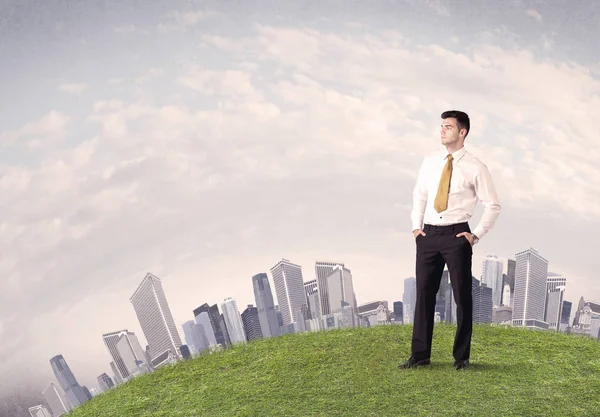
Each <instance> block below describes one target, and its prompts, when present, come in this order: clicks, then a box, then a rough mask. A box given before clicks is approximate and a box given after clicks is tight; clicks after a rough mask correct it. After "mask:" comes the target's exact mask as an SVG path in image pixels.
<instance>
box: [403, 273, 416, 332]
mask: <svg viewBox="0 0 600 417" xmlns="http://www.w3.org/2000/svg"><path fill="white" fill-rule="evenodd" d="M416 302H417V280H416V278H414V277H410V278H406V279H405V280H404V294H403V295H402V304H403V306H404V323H405V324H412V323H413V322H414V320H415V304H416Z"/></svg>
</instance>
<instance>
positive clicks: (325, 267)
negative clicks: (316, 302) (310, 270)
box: [315, 261, 345, 316]
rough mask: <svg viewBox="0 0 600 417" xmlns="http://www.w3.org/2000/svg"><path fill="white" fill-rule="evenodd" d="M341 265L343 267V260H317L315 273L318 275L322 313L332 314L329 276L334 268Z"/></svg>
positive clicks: (324, 314)
mask: <svg viewBox="0 0 600 417" xmlns="http://www.w3.org/2000/svg"><path fill="white" fill-rule="evenodd" d="M336 266H339V267H341V268H343V267H344V266H345V265H344V263H343V262H329V261H317V262H315V275H316V276H317V278H316V279H317V289H318V291H319V299H320V301H321V314H322V315H323V316H326V315H328V314H331V306H330V304H331V302H330V300H329V288H328V286H327V277H328V276H329V275H330V274H331V273H332V272H333V269H334V268H335V267H336Z"/></svg>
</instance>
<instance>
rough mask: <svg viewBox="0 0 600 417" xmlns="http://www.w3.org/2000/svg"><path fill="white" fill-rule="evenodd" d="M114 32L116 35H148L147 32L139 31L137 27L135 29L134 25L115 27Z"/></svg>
mask: <svg viewBox="0 0 600 417" xmlns="http://www.w3.org/2000/svg"><path fill="white" fill-rule="evenodd" d="M114 30H115V32H116V33H139V34H142V35H149V32H148V31H147V30H145V29H140V28H139V27H137V26H136V25H133V24H128V25H124V26H117V27H115V29H114Z"/></svg>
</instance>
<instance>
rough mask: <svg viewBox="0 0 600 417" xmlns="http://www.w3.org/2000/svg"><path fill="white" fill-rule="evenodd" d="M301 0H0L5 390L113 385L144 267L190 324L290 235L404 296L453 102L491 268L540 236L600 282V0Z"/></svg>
mask: <svg viewBox="0 0 600 417" xmlns="http://www.w3.org/2000/svg"><path fill="white" fill-rule="evenodd" d="M283 3H284V2H280V1H274V0H271V1H267V0H264V1H253V2H239V1H219V2H201V1H196V2H189V1H186V2H184V1H164V2H163V1H152V2H137V1H133V0H121V1H120V2H108V1H79V2H69V1H67V0H45V1H41V0H38V1H34V0H18V1H17V0H0V16H1V17H0V57H1V60H0V148H1V152H0V208H1V211H0V213H1V220H0V232H1V233H0V254H1V256H0V353H1V355H0V391H2V390H5V389H7V388H13V387H14V386H18V385H19V384H22V383H23V382H27V381H28V382H31V383H33V385H32V386H33V387H35V389H39V390H41V389H43V388H44V384H46V383H47V382H48V381H49V380H50V379H51V378H52V373H51V369H50V366H49V363H48V360H49V359H50V358H51V357H52V356H54V355H56V354H59V353H62V354H63V355H64V356H65V358H66V359H67V361H68V363H69V364H70V365H71V368H72V369H73V371H74V372H75V373H76V376H77V377H78V378H79V381H80V382H81V383H82V384H86V385H88V387H93V386H96V385H97V383H96V376H97V375H99V374H100V373H102V372H108V373H111V372H110V368H109V365H108V364H109V362H110V358H109V355H108V353H107V351H106V349H105V347H104V345H103V343H102V338H101V335H102V334H103V333H105V332H109V331H114V330H119V329H123V328H127V329H129V330H132V331H134V332H136V333H137V334H138V335H140V338H141V340H142V343H144V339H143V335H142V333H141V329H140V327H139V324H138V321H137V319H136V317H135V314H134V311H133V308H132V306H131V304H130V303H129V297H130V296H131V295H132V293H133V291H134V290H135V289H136V287H137V285H138V284H139V282H140V281H141V279H142V278H143V277H144V275H145V273H146V272H153V273H155V274H156V275H158V276H160V277H161V278H162V279H163V285H164V288H165V291H166V294H167V297H168V300H169V303H170V305H171V308H172V311H173V314H174V316H175V320H176V322H177V324H178V326H179V329H181V327H180V325H181V324H182V323H183V322H185V321H186V320H189V319H192V318H193V317H192V310H193V309H194V308H195V307H197V306H198V305H200V304H202V303H205V302H208V303H210V304H213V303H220V302H221V301H223V299H224V298H225V297H229V296H231V297H233V298H235V299H236V300H237V302H238V306H239V308H240V311H242V310H243V309H244V308H245V306H246V305H247V304H249V303H254V298H253V294H252V285H251V277H252V275H254V274H256V273H258V272H267V271H268V270H269V269H270V268H271V267H272V266H273V265H274V264H276V263H277V262H278V261H279V260H280V259H281V258H284V257H285V258H287V259H290V260H291V261H292V262H295V263H298V264H300V265H301V266H302V267H303V273H304V279H305V280H309V279H312V278H314V262H315V261H316V260H318V259H319V260H336V261H342V262H345V263H346V264H347V266H348V267H349V268H350V269H351V270H352V272H353V276H354V285H355V290H356V293H357V298H358V302H359V303H363V302H367V301H370V300H378V299H384V300H388V301H389V302H392V301H395V300H401V299H402V290H403V280H404V279H405V278H407V277H409V276H412V275H413V274H414V255H415V245H414V240H413V238H412V235H411V232H410V230H411V224H410V215H409V210H410V204H411V201H412V197H411V192H412V188H413V185H414V181H415V175H416V170H417V169H418V167H419V165H420V163H421V160H422V158H423V156H424V155H425V154H427V153H429V152H431V151H435V150H438V149H439V146H440V145H439V124H440V119H439V115H440V113H441V112H442V111H444V110H447V109H450V108H458V109H462V110H464V111H467V112H468V113H469V114H470V115H471V118H472V130H471V133H470V134H469V137H468V138H467V147H468V149H469V150H470V151H472V152H473V153H475V154H476V155H477V156H479V157H480V158H481V159H482V160H483V161H484V162H485V163H486V164H487V165H488V167H489V169H490V171H491V173H492V175H493V178H494V180H495V182H496V185H497V188H498V192H499V196H500V199H501V203H502V205H503V212H502V215H501V217H500V218H499V220H498V222H497V224H496V227H495V229H494V230H493V231H492V232H490V233H489V234H488V235H486V236H485V237H484V238H483V239H482V241H481V242H480V243H479V245H477V246H476V247H475V254H474V265H475V266H474V270H473V272H474V275H476V276H478V275H479V274H480V272H481V262H482V260H483V259H484V258H485V256H486V255H487V254H496V255H497V256H499V257H501V258H507V257H514V254H515V253H516V252H518V251H521V250H524V249H527V248H529V247H533V248H534V249H536V250H538V251H539V252H540V254H541V255H542V256H544V257H546V258H547V259H548V260H549V261H550V270H551V271H554V272H557V273H562V274H564V275H565V276H567V278H568V285H567V294H566V295H567V299H569V300H570V301H572V302H574V303H576V302H577V300H578V299H579V297H580V296H582V295H583V296H585V297H586V298H589V299H596V300H600V282H599V281H598V280H597V274H598V268H597V263H596V262H594V256H596V252H595V251H594V245H596V244H597V242H596V240H597V236H598V235H599V234H600V220H599V216H600V193H599V192H598V189H599V187H600V168H598V165H596V161H597V160H599V159H600V146H599V143H600V142H599V139H598V134H597V133H598V129H597V118H598V115H597V111H598V109H599V108H600V61H598V58H597V57H598V56H600V46H599V45H600V44H599V43H598V42H597V39H598V38H600V30H599V29H598V28H597V26H596V27H594V22H597V21H598V20H599V19H600V10H599V6H598V3H597V2H594V1H593V0H590V1H580V2H577V6H576V7H574V6H573V3H571V2H566V1H565V2H558V1H551V2H541V1H531V2H527V1H512V2H511V1H506V2H502V5H501V6H500V4H499V3H498V2H496V1H478V2H472V3H473V4H471V2H467V1H449V2H444V1H441V0H440V1H435V0H428V1H416V0H404V1H401V0H397V1H393V0H388V1H368V2H367V1H364V2H361V1H357V0H355V1H345V2H342V1H325V2H317V1H298V2H285V3H286V4H285V5H284V4H283ZM142 4H143V6H142ZM567 6H568V7H567ZM142 7H143V8H142ZM480 215H481V209H479V210H477V212H476V216H475V218H474V219H473V222H472V223H471V224H472V225H473V226H474V225H475V224H476V222H477V221H478V220H479V218H480ZM180 332H181V335H182V336H183V331H181V330H180ZM144 345H145V343H144Z"/></svg>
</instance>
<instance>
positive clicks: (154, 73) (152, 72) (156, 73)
mask: <svg viewBox="0 0 600 417" xmlns="http://www.w3.org/2000/svg"><path fill="white" fill-rule="evenodd" d="M163 74H164V71H163V69H162V68H150V69H149V70H148V71H147V72H146V73H145V74H144V75H142V76H141V77H138V78H136V79H135V82H136V84H144V83H147V82H149V81H150V80H152V79H153V78H157V77H160V76H161V75H163Z"/></svg>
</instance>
